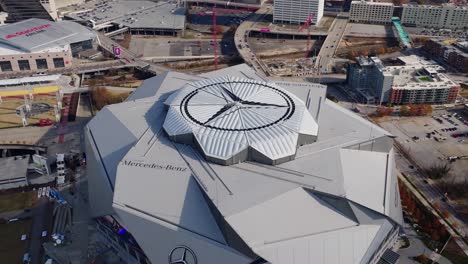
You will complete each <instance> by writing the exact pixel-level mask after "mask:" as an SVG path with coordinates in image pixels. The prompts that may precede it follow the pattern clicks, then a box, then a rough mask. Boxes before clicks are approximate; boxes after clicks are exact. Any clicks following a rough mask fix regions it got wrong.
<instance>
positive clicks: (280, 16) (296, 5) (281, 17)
mask: <svg viewBox="0 0 468 264" xmlns="http://www.w3.org/2000/svg"><path fill="white" fill-rule="evenodd" d="M324 5H325V0H275V2H274V4H273V23H290V24H304V23H305V22H306V20H307V19H308V18H309V17H310V16H311V15H314V19H313V20H312V23H311V24H314V25H317V24H318V23H319V22H320V19H322V16H323V8H324Z"/></svg>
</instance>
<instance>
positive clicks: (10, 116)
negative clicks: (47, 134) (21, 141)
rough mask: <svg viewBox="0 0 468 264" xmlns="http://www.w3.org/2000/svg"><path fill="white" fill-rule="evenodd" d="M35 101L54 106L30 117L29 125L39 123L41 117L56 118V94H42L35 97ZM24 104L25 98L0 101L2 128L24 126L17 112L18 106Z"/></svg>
mask: <svg viewBox="0 0 468 264" xmlns="http://www.w3.org/2000/svg"><path fill="white" fill-rule="evenodd" d="M33 103H46V104H49V105H50V106H51V107H52V108H51V110H50V111H49V112H47V113H43V114H40V115H37V116H34V117H31V118H29V119H28V123H29V125H35V124H38V123H39V119H47V118H48V119H50V120H55V113H54V109H53V106H54V104H56V101H55V96H48V95H41V96H36V97H35V98H34V101H33ZM23 104H24V99H20V98H4V99H3V102H2V103H0V128H10V127H20V126H22V123H21V117H20V116H19V115H17V114H16V108H18V107H20V106H21V105H23Z"/></svg>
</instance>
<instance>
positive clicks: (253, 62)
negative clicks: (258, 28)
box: [234, 4, 271, 76]
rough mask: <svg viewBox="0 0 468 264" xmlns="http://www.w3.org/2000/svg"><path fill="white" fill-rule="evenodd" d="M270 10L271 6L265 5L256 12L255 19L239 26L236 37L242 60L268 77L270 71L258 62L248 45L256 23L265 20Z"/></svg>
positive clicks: (235, 41) (235, 40)
mask: <svg viewBox="0 0 468 264" xmlns="http://www.w3.org/2000/svg"><path fill="white" fill-rule="evenodd" d="M270 9H271V5H266V4H264V5H263V6H262V7H261V8H260V9H258V10H257V11H256V12H255V14H254V15H253V19H247V20H245V21H244V22H242V24H240V25H239V27H238V28H237V30H236V34H235V35H234V43H235V44H236V48H237V51H238V52H239V55H240V56H241V57H242V59H244V61H245V63H246V64H247V65H250V66H251V67H253V68H254V69H255V71H257V72H262V73H263V74H265V75H267V76H269V75H270V74H269V72H268V69H267V68H266V67H265V66H264V65H263V64H262V63H261V62H260V61H259V60H258V58H257V56H256V55H255V53H254V52H253V51H252V49H251V48H250V46H249V44H248V43H247V37H248V35H249V31H250V29H252V28H255V23H256V22H257V21H260V20H261V19H263V18H264V17H265V15H267V14H268V13H269V11H270Z"/></svg>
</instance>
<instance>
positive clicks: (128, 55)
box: [98, 33, 169, 75]
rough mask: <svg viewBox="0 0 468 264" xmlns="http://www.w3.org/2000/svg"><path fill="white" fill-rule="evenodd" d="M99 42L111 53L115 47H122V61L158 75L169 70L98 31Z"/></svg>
mask: <svg viewBox="0 0 468 264" xmlns="http://www.w3.org/2000/svg"><path fill="white" fill-rule="evenodd" d="M98 42H99V46H100V47H102V48H104V49H105V50H107V51H109V52H110V53H113V47H116V46H117V47H120V49H121V54H120V58H121V61H123V62H124V63H126V64H132V65H135V66H136V67H138V68H141V69H143V70H147V71H150V72H153V73H154V74H156V75H158V74H161V73H163V72H167V71H169V69H167V68H165V67H162V66H159V65H156V64H154V63H150V62H146V61H144V60H142V59H141V58H139V57H138V56H137V55H136V54H134V53H133V52H130V51H129V50H127V49H125V48H124V47H122V46H120V45H119V44H118V43H117V42H115V41H114V40H112V39H111V38H109V37H108V36H106V35H104V34H102V33H98Z"/></svg>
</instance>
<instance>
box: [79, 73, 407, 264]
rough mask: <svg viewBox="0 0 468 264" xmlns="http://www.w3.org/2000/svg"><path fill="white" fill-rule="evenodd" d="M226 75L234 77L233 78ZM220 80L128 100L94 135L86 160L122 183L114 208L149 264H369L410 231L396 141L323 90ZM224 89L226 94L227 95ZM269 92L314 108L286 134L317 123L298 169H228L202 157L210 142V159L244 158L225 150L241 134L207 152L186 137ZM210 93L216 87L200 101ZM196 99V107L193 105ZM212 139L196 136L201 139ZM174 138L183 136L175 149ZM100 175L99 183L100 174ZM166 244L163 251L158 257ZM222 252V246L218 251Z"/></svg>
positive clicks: (174, 80) (109, 111) (148, 85)
mask: <svg viewBox="0 0 468 264" xmlns="http://www.w3.org/2000/svg"><path fill="white" fill-rule="evenodd" d="M227 72H232V75H231V74H229V76H230V77H229V76H227V74H226V73H227ZM218 73H219V75H216V72H212V73H211V74H207V75H203V76H189V75H186V74H180V73H167V74H164V75H160V76H157V77H154V78H152V79H149V80H147V81H145V83H144V85H142V86H141V87H140V88H138V89H137V91H136V92H135V93H134V95H133V97H132V98H131V99H130V100H129V101H127V102H124V103H122V104H117V105H112V106H110V107H107V108H106V109H105V110H103V111H101V112H102V114H101V113H99V114H98V115H97V117H96V118H95V119H93V120H92V121H91V122H90V124H89V125H88V128H89V133H92V134H93V137H94V138H95V139H96V140H95V146H96V149H98V150H99V151H100V154H99V153H96V152H95V150H94V149H93V148H91V152H90V153H89V155H88V157H89V159H92V158H93V157H95V159H97V160H98V161H99V160H101V159H100V157H99V155H101V156H102V161H101V162H102V163H103V164H105V167H106V168H107V171H108V173H109V177H111V178H113V179H114V178H115V182H112V185H115V190H114V193H113V204H114V208H116V210H118V213H119V215H120V214H125V215H126V216H125V217H124V218H125V220H124V221H125V222H124V225H125V226H126V227H127V228H128V229H129V230H130V232H132V233H133V234H134V235H135V237H136V239H137V241H138V242H139V244H140V246H142V248H143V249H144V251H145V253H146V254H147V255H148V256H149V257H150V259H151V261H153V262H156V263H159V262H163V261H167V255H168V254H169V253H168V252H167V250H170V249H168V248H170V245H173V244H176V243H177V244H181V243H183V244H184V245H187V246H190V247H191V248H192V249H194V250H195V251H196V252H197V258H198V259H199V263H206V264H211V263H219V261H218V262H216V260H215V259H213V256H218V257H219V258H221V255H218V253H219V252H218V251H216V250H218V249H219V250H221V249H222V250H226V248H232V249H233V250H234V251H236V252H241V253H243V254H245V255H244V256H249V257H251V256H252V254H256V255H257V256H260V257H262V258H264V259H265V260H268V261H269V262H270V263H274V264H277V263H281V264H282V263H297V264H299V263H300V264H309V263H327V264H328V263H343V262H340V261H342V260H352V262H351V263H360V262H361V261H363V263H365V261H366V260H367V259H369V258H371V257H372V256H373V254H374V253H375V251H376V250H378V249H379V248H380V247H381V245H382V243H383V242H385V240H386V239H387V237H388V235H389V234H390V233H391V232H393V230H394V228H395V226H396V225H395V222H393V220H394V221H396V222H400V221H401V207H400V204H399V203H397V202H395V201H398V197H399V196H398V193H397V192H398V188H396V175H395V171H394V166H395V165H394V160H393V158H392V155H393V152H392V139H391V137H392V135H390V134H389V133H387V132H386V131H384V130H383V129H381V128H379V127H377V126H375V125H373V124H372V123H370V122H369V121H366V120H364V119H362V118H360V117H358V116H357V115H356V114H355V113H352V112H350V111H348V110H345V109H343V108H341V107H339V106H338V105H336V104H335V103H333V102H331V101H328V100H326V99H325V89H324V88H323V87H321V86H320V85H316V86H314V85H309V84H299V83H287V82H281V83H276V84H271V83H268V82H265V81H263V79H262V78H259V76H258V75H256V74H253V73H252V72H251V71H249V69H248V68H247V67H246V66H245V65H244V66H236V67H232V68H229V69H228V70H223V71H218ZM232 76H236V77H232ZM234 80H243V81H244V80H245V82H244V83H243V84H244V85H247V88H246V89H245V90H243V89H241V88H242V86H240V87H237V88H235V85H234V86H233V82H234ZM222 82H225V84H224V86H226V85H227V86H228V87H227V88H226V87H225V89H223V88H222V85H220V83H222ZM265 84H268V85H274V87H276V88H278V89H281V91H284V93H285V94H287V95H288V96H290V97H291V98H293V99H292V101H293V102H294V103H295V105H300V104H301V103H302V102H301V101H302V100H301V99H302V98H304V101H306V102H310V104H309V105H305V106H303V107H304V108H303V111H304V113H303V115H302V116H304V115H310V119H308V120H304V118H302V117H301V118H299V117H298V118H297V119H295V122H292V123H291V124H287V125H286V126H284V127H288V129H287V131H289V130H291V131H292V130H293V129H291V128H290V127H293V128H295V129H298V130H300V129H302V128H303V127H304V126H303V124H304V123H305V128H304V129H305V130H307V129H309V128H308V127H307V126H308V124H309V123H312V124H313V125H314V127H316V128H317V129H318V137H317V139H316V140H317V141H316V142H313V143H311V144H306V145H304V146H297V145H296V146H295V148H294V151H295V155H294V159H292V160H290V161H287V162H283V163H281V164H279V165H276V166H272V165H268V164H264V163H259V162H252V161H246V162H241V163H238V164H234V165H230V166H225V165H221V164H218V163H219V162H218V163H213V162H211V161H210V159H209V158H205V157H204V155H205V152H206V151H207V149H208V150H209V151H211V150H210V147H209V146H208V145H210V144H211V146H215V145H217V144H218V146H219V147H220V149H216V148H213V152H212V153H218V152H215V151H219V153H221V154H220V155H221V156H222V155H225V154H224V153H223V152H222V151H221V149H223V148H224V147H225V146H226V145H230V146H232V148H230V149H228V150H229V151H231V153H235V152H236V151H237V150H236V149H235V145H234V143H232V142H231V141H228V140H226V139H228V138H229V137H231V138H234V139H236V138H235V136H233V135H235V134H231V135H229V133H226V134H223V133H225V132H223V133H220V135H216V134H214V135H210V136H209V137H206V138H205V139H203V138H202V137H200V138H198V139H197V142H199V144H200V146H198V144H193V142H187V140H188V141H190V137H189V136H187V135H189V134H190V133H194V132H193V130H194V129H197V126H199V124H197V122H200V123H202V121H204V122H206V121H207V120H208V119H210V118H211V117H212V116H213V115H214V114H216V113H217V112H218V111H219V110H218V109H219V106H217V103H220V104H222V105H223V107H224V106H225V105H226V104H229V102H228V103H227V102H226V100H225V99H224V98H225V97H224V96H228V97H230V96H232V95H230V93H231V92H232V94H233V95H234V96H233V97H232V98H235V99H237V98H236V97H239V98H241V99H242V100H244V101H253V100H251V99H248V98H249V96H250V97H251V95H252V96H253V95H255V94H257V93H260V94H263V92H262V90H263V89H264V88H263V86H262V85H265ZM229 85H231V86H232V87H231V86H229ZM250 86H251V87H250ZM201 87H209V88H212V89H208V90H205V91H198V92H194V91H197V89H199V88H201ZM265 89H266V88H265ZM220 91H221V92H220ZM228 91H230V92H228ZM233 91H234V92H233ZM264 93H265V95H266V96H264V97H261V96H260V97H258V98H259V99H261V100H264V99H265V101H260V102H264V103H270V104H274V103H275V102H276V101H275V100H276V99H275V97H274V96H273V95H274V94H273V95H272V97H273V98H272V99H270V100H266V99H267V98H270V96H268V94H269V93H270V91H269V90H266V91H265V92H264ZM198 95H200V96H198ZM215 95H216V96H215ZM270 95H271V94H270ZM187 96H192V97H187ZM244 96H247V97H244ZM187 98H189V99H191V100H193V101H192V102H190V100H188V101H189V103H187V104H185V102H186V101H187ZM299 98H301V99H299ZM206 99H209V101H204V100H206ZM235 99H232V101H235ZM228 100H229V99H228ZM235 103H237V102H235ZM276 103H278V104H279V102H276ZM206 104H208V106H207V108H211V107H214V106H217V107H218V108H214V110H212V111H211V112H210V111H202V110H201V109H199V108H200V105H203V107H205V105H206ZM234 105H235V104H234ZM181 106H182V107H183V108H185V106H186V107H187V109H189V111H188V113H190V114H193V115H194V116H192V117H195V115H196V119H195V120H196V121H193V120H191V118H190V117H188V116H187V115H186V113H184V111H185V110H184V109H182V110H181ZM263 106H265V105H263ZM192 108H193V109H192ZM213 111H214V113H213ZM295 111H297V109H295ZM271 116H273V115H271ZM267 117H269V116H267ZM293 117H294V114H293ZM213 120H214V119H213ZM315 120H318V122H316V121H315ZM169 121H170V122H169ZM225 121H226V122H225V123H220V124H218V127H221V128H223V129H231V130H233V129H240V128H246V127H247V128H249V127H248V126H247V125H248V124H243V123H242V122H238V121H236V120H231V119H226V120H225ZM228 121H229V122H228ZM230 122H232V123H230ZM258 122H260V123H261V122H262V119H260V120H259V121H258ZM286 122H288V121H283V123H286ZM301 122H302V123H301ZM317 123H318V125H317ZM163 125H164V128H163ZM289 126H290V127H289ZM282 127H283V126H282ZM209 129H211V128H206V127H204V128H198V130H200V131H202V132H203V133H205V132H206V130H209ZM198 130H197V133H198ZM218 130H220V129H218ZM166 132H167V133H166ZM202 132H200V133H202ZM228 132H230V133H231V132H232V131H228ZM234 132H236V133H239V134H241V132H239V131H234ZM110 133H112V135H113V136H112V137H110V136H109V135H110ZM187 133H188V134H187ZM203 133H202V135H204V134H203ZM206 133H209V131H208V132H206ZM296 133H297V134H299V133H298V132H296ZM194 134H195V133H194ZM171 135H176V136H177V137H180V138H178V139H177V138H176V140H175V141H174V140H170V139H171V137H172V136H171ZM264 136H266V135H262V136H260V137H264ZM87 137H89V135H87ZM193 138H195V136H194V137H193ZM179 140H180V142H179ZM203 140H206V141H203ZM209 141H211V143H210V144H208V145H206V146H203V144H207V143H209ZM213 141H216V142H215V143H216V144H214V143H213ZM222 141H224V143H223V142H222ZM277 142H280V143H281V144H284V141H277ZM187 143H190V144H187ZM277 144H279V143H277ZM200 149H202V150H203V151H201V150H200ZM204 151H205V152H204ZM223 151H225V150H223ZM208 153H211V152H208ZM271 155H272V156H274V155H275V154H271ZM234 163H235V162H234ZM92 175H93V176H94V177H99V173H97V172H96V173H93V174H92ZM96 182H97V181H96ZM93 188H97V187H96V186H94V185H93ZM370 189H371V190H370ZM98 190H99V189H96V191H98ZM363 194H366V196H363ZM94 202H95V203H100V202H101V201H99V200H96V201H94ZM361 205H362V206H361ZM128 214H129V215H128ZM142 218H143V219H144V220H142ZM391 219H393V220H391ZM227 224H229V226H230V227H232V229H233V232H235V234H236V235H237V236H239V237H240V239H241V241H237V242H238V243H241V244H242V243H245V247H247V248H249V250H251V251H252V252H253V253H250V254H249V253H248V252H247V253H245V252H244V251H243V250H242V247H239V244H238V243H233V242H232V239H233V237H232V236H233V234H232V232H231V231H229V228H227V226H226V225H227ZM152 225H154V227H152ZM137 234H138V235H137ZM190 234H191V235H190ZM147 236H151V239H149V238H148V237H147ZM161 237H164V241H161V240H159V239H160V238H161ZM202 240H203V242H200V241H202ZM159 243H162V244H164V245H163V246H160V247H159V246H158V245H159ZM204 243H207V244H204ZM208 244H209V245H210V246H206V245H208ZM202 245H203V246H202ZM213 245H217V246H215V248H217V249H216V250H214V249H213V248H212V247H213ZM213 250H214V251H213ZM228 255H229V257H227V256H228ZM222 257H223V258H224V257H226V261H225V262H224V263H250V262H252V260H250V261H246V260H245V258H242V259H238V260H237V261H235V260H233V259H231V257H232V255H231V254H230V253H229V254H227V253H226V254H222ZM228 258H229V259H228ZM223 260H224V259H223ZM213 261H214V262H213Z"/></svg>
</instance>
